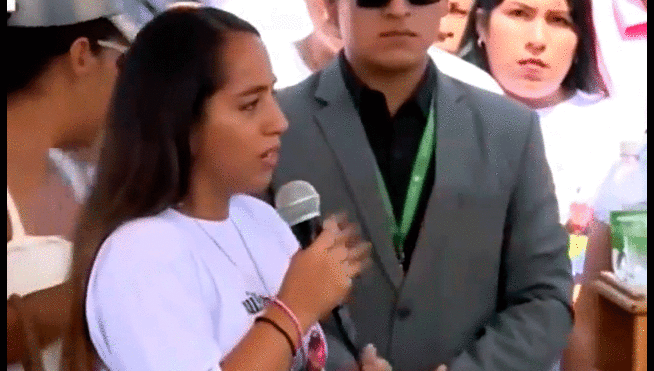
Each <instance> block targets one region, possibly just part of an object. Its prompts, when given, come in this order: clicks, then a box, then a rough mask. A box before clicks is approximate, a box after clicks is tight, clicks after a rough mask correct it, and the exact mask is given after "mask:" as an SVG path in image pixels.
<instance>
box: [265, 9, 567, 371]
mask: <svg viewBox="0 0 654 371" xmlns="http://www.w3.org/2000/svg"><path fill="white" fill-rule="evenodd" d="M326 1H328V2H329V3H328V4H327V6H328V9H329V20H330V22H331V23H332V24H333V25H334V28H335V30H336V29H337V30H338V31H339V32H340V36H341V37H342V39H343V41H344V44H345V47H344V51H343V52H342V53H341V54H340V56H339V57H338V58H337V60H335V61H334V62H333V63H332V64H331V65H330V66H329V67H327V68H326V69H325V70H323V71H322V72H319V73H316V74H314V75H312V76H311V77H309V78H308V79H306V80H305V81H303V82H301V83H300V84H298V85H296V86H293V87H290V88H287V89H284V90H282V91H280V92H279V94H278V97H279V102H280V105H281V107H282V109H283V111H284V113H285V114H286V116H287V117H288V120H289V123H290V125H289V129H288V131H287V133H286V134H285V136H284V138H283V144H282V150H281V154H280V163H279V167H278V170H277V172H276V175H275V177H274V181H273V185H272V188H273V189H272V190H273V191H276V189H278V188H279V187H280V186H281V185H283V184H285V183H286V182H288V181H291V180H296V179H302V180H306V181H308V182H310V183H311V184H313V185H314V186H315V188H316V189H317V190H318V192H319V193H320V196H321V205H322V212H323V214H329V213H332V212H337V211H343V210H344V211H346V212H347V213H348V214H349V216H350V218H351V219H354V220H355V221H356V222H358V223H359V224H360V226H361V231H362V234H363V236H364V237H365V238H367V239H369V240H370V241H371V242H372V243H373V246H374V248H373V252H372V256H373V261H374V263H373V264H372V267H371V268H370V269H368V271H366V272H364V273H363V274H362V276H360V277H359V278H358V279H357V280H355V283H354V287H353V292H352V298H351V300H350V301H349V302H348V303H347V306H346V308H345V310H343V311H341V313H342V314H343V315H344V316H345V317H346V320H347V321H346V322H348V321H351V322H350V324H351V325H352V326H351V327H350V330H352V331H350V334H349V336H350V337H351V339H352V340H353V341H354V343H355V344H356V346H358V347H361V346H363V345H364V344H368V343H372V344H374V345H375V346H376V348H377V349H378V352H379V355H380V356H382V357H384V358H386V359H388V361H389V362H390V363H391V365H392V366H393V369H394V370H401V371H433V370H434V369H436V368H437V367H438V366H439V365H441V364H445V365H446V366H447V368H448V370H450V371H459V370H486V371H490V370H498V371H500V370H501V371H512V370H515V371H530V370H546V369H549V368H551V365H552V364H553V363H554V361H555V358H556V357H557V356H558V354H559V353H560V352H561V351H562V349H563V348H564V347H565V345H566V340H567V335H568V333H569V332H570V330H571V326H572V311H571V290H572V277H571V273H570V261H569V258H568V255H567V235H566V233H565V231H564V230H563V228H562V227H561V225H560V224H559V223H558V211H557V201H556V198H555V195H554V186H553V183H552V176H551V173H550V169H549V166H548V164H547V161H546V159H545V153H544V148H543V139H542V135H541V130H540V127H539V121H538V117H537V115H536V114H535V113H534V112H532V111H530V110H528V109H527V108H525V107H523V106H521V105H519V104H517V103H514V102H512V101H510V100H509V99H508V98H504V97H501V96H498V95H495V94H493V93H489V92H486V91H483V90H480V89H477V88H475V87H472V86H469V85H466V84H464V83H462V82H460V81H457V80H454V79H452V78H450V77H447V76H446V75H443V74H442V73H440V72H439V71H438V70H437V69H436V67H435V66H434V64H433V62H432V61H431V59H430V58H429V57H428V56H427V49H428V47H429V46H430V45H431V44H432V43H433V41H434V38H435V37H436V34H437V32H436V31H437V30H438V24H439V19H440V18H441V17H442V16H443V15H444V14H445V12H446V11H447V2H446V1H445V0H441V1H438V0H435V1H434V0H431V1H429V0H326ZM330 322H331V321H330ZM330 324H331V323H326V324H325V326H326V328H327V331H328V332H330V343H329V350H330V357H329V361H330V362H329V364H330V365H331V367H335V368H338V367H344V366H346V365H347V364H348V362H352V359H353V358H352V357H351V356H350V359H349V360H348V359H347V357H346V356H345V355H346V354H347V353H345V352H343V351H342V350H343V349H345V348H344V347H343V345H342V344H341V343H339V342H338V341H337V339H339V338H340V335H339V334H338V332H335V331H331V327H330ZM329 369H333V368H329Z"/></svg>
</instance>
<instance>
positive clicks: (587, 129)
mask: <svg viewBox="0 0 654 371" xmlns="http://www.w3.org/2000/svg"><path fill="white" fill-rule="evenodd" d="M537 112H538V115H539V116H540V124H541V129H542V132H543V141H544V144H545V155H546V157H547V161H548V163H549V165H550V168H551V169H552V176H553V178H554V186H555V188H556V198H557V200H558V202H559V216H560V222H561V223H562V224H565V223H566V222H567V221H568V218H569V216H570V205H571V204H572V203H573V202H579V203H586V204H590V202H591V200H592V198H593V196H594V195H595V193H596V191H597V189H598V187H599V185H600V184H601V182H602V179H603V178H604V176H605V175H606V173H607V172H608V170H609V168H610V167H611V164H612V163H613V162H614V161H615V158H617V157H618V155H619V153H620V152H619V149H620V139H619V138H618V137H617V136H616V135H615V133H616V132H617V130H619V126H620V125H619V120H616V118H617V117H619V115H618V114H616V113H618V112H619V107H618V106H617V105H616V104H615V102H613V101H611V100H610V99H602V98H601V97H600V96H594V95H589V94H586V93H584V92H582V91H578V92H577V93H576V94H575V95H574V96H572V97H571V98H570V99H568V100H567V101H565V102H562V103H559V104H558V105H556V106H554V107H549V108H544V109H539V110H537Z"/></svg>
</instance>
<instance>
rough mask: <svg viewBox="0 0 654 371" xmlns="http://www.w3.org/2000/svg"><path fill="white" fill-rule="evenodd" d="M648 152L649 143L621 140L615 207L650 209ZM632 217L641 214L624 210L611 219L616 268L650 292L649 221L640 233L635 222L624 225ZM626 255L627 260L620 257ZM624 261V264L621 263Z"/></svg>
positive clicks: (613, 184) (614, 186)
mask: <svg viewBox="0 0 654 371" xmlns="http://www.w3.org/2000/svg"><path fill="white" fill-rule="evenodd" d="M646 151H647V148H646V143H645V144H643V143H639V142H632V141H630V142H623V143H621V145H620V153H621V159H620V162H619V163H618V164H617V167H616V168H615V171H614V173H613V176H612V179H611V182H610V184H611V187H612V189H611V190H610V194H611V195H612V196H613V197H614V198H615V201H614V204H613V206H614V207H613V208H612V210H614V211H622V212H630V214H631V212H634V213H635V212H637V211H644V212H645V213H646V212H647V166H646V162H645V163H643V160H645V161H646V158H645V159H643V158H641V157H640V156H647V155H646ZM641 215H642V214H641ZM630 218H631V219H633V218H638V217H637V216H635V214H634V215H632V216H627V215H625V214H624V213H617V214H615V216H614V217H612V218H611V228H612V235H613V238H612V244H613V248H614V249H615V250H616V251H614V252H613V254H614V256H615V257H616V258H614V270H615V272H616V274H617V275H618V277H619V278H621V279H623V280H625V279H626V280H627V281H630V282H629V283H631V284H635V285H636V286H640V287H643V286H644V290H645V292H647V291H646V290H647V289H646V287H647V286H646V285H647V284H646V280H647V234H646V228H647V227H646V224H645V227H644V229H645V231H640V230H639V231H638V233H636V232H635V231H636V230H635V229H634V227H633V226H630V225H631V224H633V223H634V222H632V223H626V224H624V221H626V220H627V219H630ZM623 219H624V220H623ZM641 223H642V222H641ZM645 223H646V214H645ZM637 225H638V224H634V226H637ZM641 227H642V226H641ZM632 229H633V231H632ZM636 229H642V228H636ZM634 233H636V234H634ZM636 240H638V241H636ZM636 242H638V243H636ZM623 256H624V257H625V259H624V261H622V259H620V257H623ZM620 262H623V263H624V264H619V263H620ZM627 278H629V279H627ZM639 291H640V290H639Z"/></svg>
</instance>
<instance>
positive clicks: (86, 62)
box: [68, 37, 98, 76]
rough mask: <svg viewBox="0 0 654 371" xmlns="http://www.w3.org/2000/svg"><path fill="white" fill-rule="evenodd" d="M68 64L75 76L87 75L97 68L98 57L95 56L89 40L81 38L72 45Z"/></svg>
mask: <svg viewBox="0 0 654 371" xmlns="http://www.w3.org/2000/svg"><path fill="white" fill-rule="evenodd" d="M68 62H69V65H70V67H71V69H72V71H73V73H74V74H75V76H83V75H86V74H88V73H90V72H91V71H92V70H93V68H95V67H96V66H97V63H98V56H97V55H95V54H93V51H92V50H91V42H90V41H89V39H87V38H86V37H80V38H78V39H77V40H75V41H74V42H73V43H72V44H71V46H70V49H69V50H68Z"/></svg>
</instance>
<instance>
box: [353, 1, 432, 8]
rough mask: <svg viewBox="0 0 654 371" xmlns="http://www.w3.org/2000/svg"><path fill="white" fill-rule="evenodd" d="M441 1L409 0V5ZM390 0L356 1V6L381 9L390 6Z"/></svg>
mask: <svg viewBox="0 0 654 371" xmlns="http://www.w3.org/2000/svg"><path fill="white" fill-rule="evenodd" d="M439 1H441V0H409V4H411V5H431V4H436V3H437V2H439ZM390 2H391V0H357V6H358V7H361V8H383V7H385V6H387V5H388V4H390Z"/></svg>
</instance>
